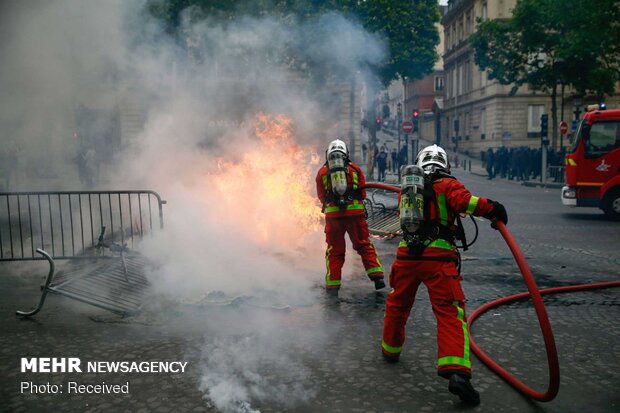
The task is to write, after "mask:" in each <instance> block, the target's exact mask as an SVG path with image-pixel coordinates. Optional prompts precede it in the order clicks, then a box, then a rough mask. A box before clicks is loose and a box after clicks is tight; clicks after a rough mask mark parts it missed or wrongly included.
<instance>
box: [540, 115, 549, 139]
mask: <svg viewBox="0 0 620 413" xmlns="http://www.w3.org/2000/svg"><path fill="white" fill-rule="evenodd" d="M548 132H549V115H547V114H546V113H543V114H542V115H540V139H542V144H543V145H548V144H549V138H548V135H547V133H548Z"/></svg>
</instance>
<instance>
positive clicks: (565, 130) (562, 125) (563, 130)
mask: <svg viewBox="0 0 620 413" xmlns="http://www.w3.org/2000/svg"><path fill="white" fill-rule="evenodd" d="M560 133H561V134H562V135H566V134H567V133H568V123H566V121H562V122H560Z"/></svg>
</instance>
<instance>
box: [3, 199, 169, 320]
mask: <svg viewBox="0 0 620 413" xmlns="http://www.w3.org/2000/svg"><path fill="white" fill-rule="evenodd" d="M165 203H166V202H165V201H164V200H162V199H161V197H160V196H159V194H157V193H156V192H153V191H148V190H126V191H60V192H49V191H46V192H0V261H29V260H47V261H48V262H49V272H48V275H47V278H46V281H45V284H44V285H43V286H42V287H41V289H42V294H41V298H40V300H39V303H38V304H37V306H36V307H35V308H34V309H33V310H31V311H18V312H17V314H18V315H21V316H32V315H34V314H36V313H38V312H39V311H40V310H41V308H42V306H43V304H44V302H45V298H46V296H47V294H48V293H49V292H52V293H56V294H60V295H64V296H66V297H70V298H72V299H75V300H78V301H82V302H85V303H88V304H91V305H94V306H97V307H100V308H103V309H106V310H109V311H112V312H114V313H118V314H123V315H125V314H131V313H135V312H137V311H139V310H140V308H141V306H142V304H143V302H144V299H145V297H146V295H147V293H148V285H149V283H148V280H147V279H146V277H145V275H144V272H145V270H146V268H147V265H146V264H147V263H146V262H145V260H144V259H143V258H142V256H141V255H140V254H139V253H138V252H137V251H135V247H137V244H138V243H139V241H140V240H141V239H142V238H144V237H145V236H147V235H150V234H153V232H154V231H157V230H160V229H162V228H163V225H164V222H163V205H164V204H165ZM59 260H62V261H63V268H62V270H61V271H58V272H56V267H57V266H56V263H57V262H58V261H59Z"/></svg>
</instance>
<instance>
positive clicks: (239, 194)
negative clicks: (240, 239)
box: [210, 113, 322, 247]
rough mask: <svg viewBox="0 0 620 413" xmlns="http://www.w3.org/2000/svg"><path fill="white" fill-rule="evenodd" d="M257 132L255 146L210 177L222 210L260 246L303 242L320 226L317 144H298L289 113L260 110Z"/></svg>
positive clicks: (225, 162) (222, 161) (221, 163)
mask: <svg viewBox="0 0 620 413" xmlns="http://www.w3.org/2000/svg"><path fill="white" fill-rule="evenodd" d="M254 133H255V135H256V138H257V142H256V145H255V146H254V147H250V148H248V150H247V151H246V152H245V153H244V154H243V156H242V158H241V160H239V161H229V160H226V159H219V160H218V170H217V172H216V173H215V174H214V175H213V176H211V177H210V179H212V181H213V183H214V188H215V189H216V191H217V197H218V199H220V200H221V201H220V202H222V206H223V207H224V210H223V212H224V213H225V214H226V216H228V217H230V219H231V220H232V221H233V222H235V224H241V225H244V227H243V228H245V229H247V236H248V237H250V238H251V239H254V240H255V241H257V242H259V243H261V244H266V243H274V242H275V243H278V244H281V245H282V246H283V247H291V246H300V245H301V244H302V241H303V240H304V238H305V236H307V235H308V234H309V233H314V232H316V231H318V230H320V229H321V223H320V219H321V217H322V213H321V208H320V206H318V200H317V199H316V197H315V196H314V195H313V194H314V192H315V189H314V177H315V175H316V170H317V167H318V163H319V159H320V158H319V156H318V155H317V154H316V151H315V149H314V148H310V147H302V146H300V145H298V144H296V143H295V141H294V139H293V128H292V122H291V119H290V118H288V117H287V116H284V115H281V114H280V115H275V116H269V115H265V114H262V113H261V114H258V115H257V116H256V123H255V130H254Z"/></svg>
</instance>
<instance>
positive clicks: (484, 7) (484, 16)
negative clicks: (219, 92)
mask: <svg viewBox="0 0 620 413" xmlns="http://www.w3.org/2000/svg"><path fill="white" fill-rule="evenodd" d="M488 18H489V14H488V11H487V2H486V1H485V2H484V3H482V20H483V21H484V20H486V19H488Z"/></svg>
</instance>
